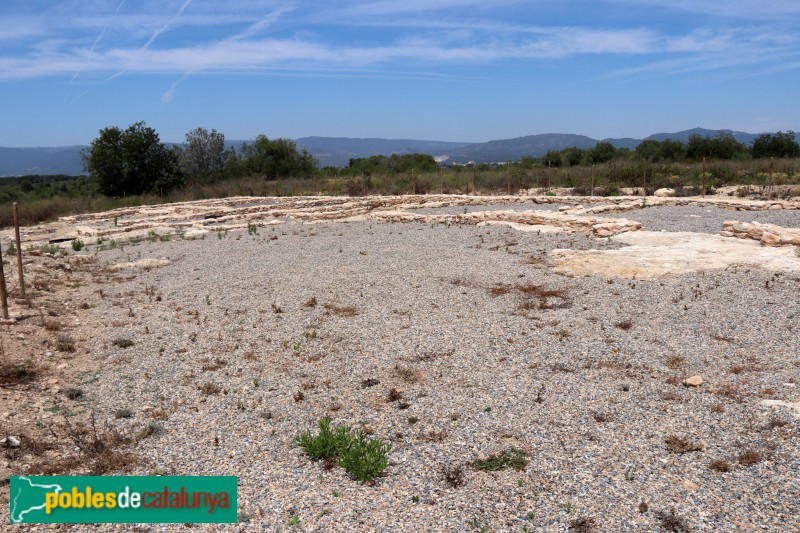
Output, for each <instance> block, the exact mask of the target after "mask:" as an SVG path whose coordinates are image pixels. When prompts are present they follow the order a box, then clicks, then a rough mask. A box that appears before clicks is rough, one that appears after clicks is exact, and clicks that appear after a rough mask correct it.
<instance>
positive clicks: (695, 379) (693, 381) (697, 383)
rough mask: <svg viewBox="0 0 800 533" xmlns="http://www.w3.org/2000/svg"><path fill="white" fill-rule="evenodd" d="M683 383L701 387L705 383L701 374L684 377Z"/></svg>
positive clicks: (688, 385)
mask: <svg viewBox="0 0 800 533" xmlns="http://www.w3.org/2000/svg"><path fill="white" fill-rule="evenodd" d="M683 384H684V385H685V386H687V387H699V386H700V385H702V384H703V378H702V377H701V376H692V377H690V378H686V379H684V380H683Z"/></svg>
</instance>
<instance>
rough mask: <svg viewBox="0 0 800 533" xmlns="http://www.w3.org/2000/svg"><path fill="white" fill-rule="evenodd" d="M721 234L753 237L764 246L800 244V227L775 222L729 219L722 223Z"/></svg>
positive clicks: (743, 237)
mask: <svg viewBox="0 0 800 533" xmlns="http://www.w3.org/2000/svg"><path fill="white" fill-rule="evenodd" d="M719 234H720V235H722V236H723V237H736V238H738V239H753V240H756V241H759V242H760V243H761V245H762V246H791V245H794V246H800V228H784V227H781V226H776V225H775V224H761V223H759V222H749V223H747V222H737V221H736V220H727V221H725V222H723V223H722V231H720V232H719Z"/></svg>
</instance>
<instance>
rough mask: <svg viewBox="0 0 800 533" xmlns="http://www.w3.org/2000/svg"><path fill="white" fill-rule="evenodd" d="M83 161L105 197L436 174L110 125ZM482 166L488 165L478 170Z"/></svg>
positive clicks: (706, 140)
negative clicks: (169, 137)
mask: <svg viewBox="0 0 800 533" xmlns="http://www.w3.org/2000/svg"><path fill="white" fill-rule="evenodd" d="M768 157H776V158H794V157H800V145H798V143H797V141H796V140H795V135H794V132H793V131H787V132H781V131H779V132H777V133H765V134H762V135H759V136H758V137H757V138H756V139H755V141H754V142H753V143H752V145H751V146H747V145H745V144H743V143H741V142H739V141H737V140H736V139H735V138H734V137H733V135H731V134H727V133H721V134H719V135H717V136H714V137H704V136H700V135H692V136H691V137H690V138H689V140H688V142H686V143H684V142H681V141H675V140H670V139H667V140H664V141H656V140H645V141H642V142H641V143H640V144H639V145H638V146H637V147H636V148H635V149H634V150H630V149H627V148H616V147H614V146H613V145H612V144H611V143H609V142H607V141H602V142H599V143H597V144H596V145H595V146H594V147H592V148H588V149H580V148H577V147H570V148H565V149H563V150H550V151H548V152H547V153H546V154H545V155H544V156H543V157H540V158H535V157H524V158H522V159H521V160H520V161H517V162H515V163H513V164H512V165H513V166H514V167H516V168H521V169H532V168H541V167H544V168H559V167H578V166H590V165H595V164H604V163H610V162H614V161H619V160H622V161H626V160H627V161H641V162H644V163H659V162H661V163H665V162H666V163H669V162H677V161H700V160H703V159H705V158H707V159H709V160H741V159H749V158H753V159H759V158H768ZM83 160H84V165H85V168H86V170H87V171H88V172H89V175H90V178H91V179H92V180H93V181H94V182H95V183H96V184H97V188H98V191H99V192H100V193H102V194H104V195H106V196H112V197H121V196H130V195H140V194H161V195H163V194H165V193H168V192H170V191H172V190H175V189H178V188H185V187H202V186H207V185H210V184H214V183H217V182H220V181H225V180H230V179H235V178H251V177H259V178H263V179H266V180H279V179H286V178H312V177H316V176H319V177H328V178H330V177H338V176H342V177H355V176H359V177H370V176H377V175H386V176H392V175H395V176H402V175H414V174H415V173H416V174H422V173H429V172H435V171H436V170H437V168H438V166H437V163H436V161H435V160H434V158H433V157H432V156H430V155H428V154H403V155H398V154H392V155H390V156H386V155H376V156H371V157H366V158H352V159H350V161H349V163H348V165H347V166H346V167H344V168H336V167H323V168H321V169H320V168H318V162H317V160H316V159H315V158H314V156H313V155H312V154H311V153H310V152H309V151H308V150H307V149H305V148H302V149H298V147H297V145H296V144H295V143H294V142H293V141H291V140H289V139H273V140H271V139H269V138H267V137H266V136H265V135H259V136H258V137H256V138H255V139H254V140H253V141H252V142H249V143H243V144H242V145H241V146H240V147H239V148H238V149H236V148H234V147H233V146H230V145H229V144H228V143H226V142H225V136H224V135H223V134H222V133H220V132H218V131H217V130H214V129H212V130H211V131H208V130H206V129H205V128H196V129H193V130H191V131H189V132H188V133H186V136H185V139H184V142H183V144H182V145H177V146H168V145H166V144H165V143H162V142H161V140H160V138H159V135H158V133H157V132H156V131H155V130H154V129H153V128H150V127H149V126H147V125H146V124H145V123H144V122H137V123H135V124H132V125H130V126H129V127H128V128H127V129H125V130H122V129H121V128H119V127H116V126H112V127H108V128H105V129H103V130H100V134H99V136H98V137H97V138H96V139H94V140H93V141H92V143H91V145H90V146H89V147H88V148H87V149H86V150H84V152H83ZM483 166H485V165H483Z"/></svg>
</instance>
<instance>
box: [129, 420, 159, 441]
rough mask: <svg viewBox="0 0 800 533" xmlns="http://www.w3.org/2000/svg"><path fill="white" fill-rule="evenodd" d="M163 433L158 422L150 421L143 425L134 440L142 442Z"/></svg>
mask: <svg viewBox="0 0 800 533" xmlns="http://www.w3.org/2000/svg"><path fill="white" fill-rule="evenodd" d="M163 431H164V427H163V426H162V425H161V424H159V423H158V422H154V421H152V420H151V421H150V422H148V423H147V424H145V425H144V427H143V428H142V429H140V430H139V432H138V433H137V434H136V440H144V439H147V438H149V437H154V436H156V435H160V434H161V433H162V432H163Z"/></svg>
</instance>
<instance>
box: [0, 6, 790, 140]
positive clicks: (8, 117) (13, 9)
mask: <svg viewBox="0 0 800 533" xmlns="http://www.w3.org/2000/svg"><path fill="white" fill-rule="evenodd" d="M0 24H1V26H0V27H2V28H3V30H2V31H0V99H1V101H2V106H0V146H56V145H70V144H87V143H89V142H90V141H91V140H92V139H93V138H94V137H96V136H97V132H98V131H99V130H100V129H101V128H103V127H106V126H110V125H116V126H120V127H127V125H129V124H131V123H133V122H136V121H139V120H144V121H146V122H147V123H148V125H150V126H152V127H154V128H155V129H156V130H157V131H158V132H159V133H160V135H161V138H162V140H165V141H174V142H177V141H180V140H182V139H183V136H184V134H185V133H186V132H187V131H189V130H190V129H193V128H195V127H199V126H202V127H205V128H208V129H211V128H215V129H217V130H219V131H221V132H223V133H224V134H225V135H226V137H227V138H228V139H250V138H253V137H255V136H256V135H258V134H262V133H263V134H265V135H267V136H268V137H270V138H274V137H289V138H298V137H303V136H308V135H322V136H343V137H345V136H346V137H385V138H415V139H434V140H451V141H487V140H491V139H499V138H511V137H518V136H522V135H529V134H537V133H552V132H559V133H580V134H585V135H589V136H591V137H595V138H605V137H623V136H624V137H643V136H646V135H649V134H651V133H656V132H662V131H678V130H683V129H689V128H692V127H695V126H702V127H707V128H731V129H737V130H744V131H749V132H754V133H758V132H763V131H777V130H779V129H782V130H786V129H795V130H797V129H800V105H798V96H797V95H798V87H800V1H797V0H760V1H759V2H755V1H752V0H725V1H717V0H714V1H705V0H542V1H527V2H522V1H513V0H500V1H493V0H462V1H459V0H404V1H386V0H378V1H372V2H366V1H362V0H343V1H334V0H332V1H283V0H274V1H273V0H261V1H257V0H225V1H218V0H61V1H58V0H2V2H1V3H0Z"/></svg>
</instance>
